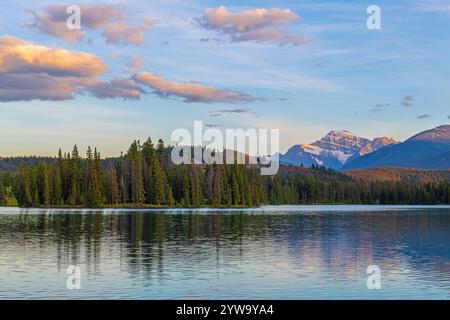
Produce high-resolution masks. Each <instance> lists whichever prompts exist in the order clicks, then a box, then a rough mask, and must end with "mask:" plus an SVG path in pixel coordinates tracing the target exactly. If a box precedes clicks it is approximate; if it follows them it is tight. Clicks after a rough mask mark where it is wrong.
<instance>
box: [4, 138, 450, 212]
mask: <svg viewBox="0 0 450 320" xmlns="http://www.w3.org/2000/svg"><path fill="white" fill-rule="evenodd" d="M170 152H171V148H170V147H166V146H165V145H164V142H163V141H162V140H159V141H158V143H157V144H156V145H154V144H153V143H152V141H151V139H150V138H149V139H148V140H147V141H146V142H145V143H143V144H141V143H140V142H139V141H134V142H133V143H132V144H131V146H130V148H129V150H128V151H127V153H126V154H122V155H121V156H120V157H119V158H114V159H109V160H106V161H105V160H102V159H101V155H100V153H99V152H98V151H97V150H96V149H93V150H92V149H91V148H90V147H89V148H88V150H87V152H86V153H85V155H83V156H82V155H81V154H80V153H79V150H78V148H77V147H76V146H75V147H74V148H73V150H72V152H71V153H64V154H63V153H62V152H61V150H60V151H59V154H58V157H56V158H53V160H52V161H43V160H42V161H40V162H39V163H38V164H29V163H22V164H20V165H19V167H18V169H17V172H15V173H14V174H3V175H1V176H0V205H4V203H5V202H6V200H5V199H6V197H7V194H6V193H7V192H9V193H10V195H11V196H14V197H15V199H16V200H17V203H18V205H19V206H22V207H63V206H70V207H92V208H96V207H104V206H111V207H120V206H130V207H131V206H133V207H144V206H167V207H202V206H214V207H231V206H245V207H251V206H259V205H261V204H326V203H342V204H439V203H442V204H443V203H447V204H448V203H450V200H449V194H450V184H449V182H448V181H439V182H429V183H410V182H405V181H397V182H379V181H367V180H360V179H355V178H352V177H350V176H348V175H346V174H343V173H338V172H335V171H333V170H331V169H325V168H323V167H314V166H313V167H311V168H301V167H282V168H281V170H280V173H279V174H278V175H276V176H273V177H270V176H261V175H260V173H259V169H258V168H257V166H248V165H239V164H232V165H206V164H203V165H174V164H173V163H172V162H171V160H170ZM2 201H3V202H2Z"/></svg>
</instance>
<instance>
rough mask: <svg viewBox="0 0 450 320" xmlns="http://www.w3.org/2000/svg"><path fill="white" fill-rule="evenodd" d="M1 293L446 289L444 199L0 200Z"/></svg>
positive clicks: (127, 295) (436, 294)
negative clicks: (54, 206) (25, 204)
mask: <svg viewBox="0 0 450 320" xmlns="http://www.w3.org/2000/svg"><path fill="white" fill-rule="evenodd" d="M69 266H71V268H72V269H71V270H79V272H80V274H79V276H78V275H76V280H74V281H75V282H70V281H69V282H70V283H77V284H79V286H80V289H76V288H75V289H73V290H69V289H68V287H67V283H66V282H67V279H68V277H71V276H73V275H71V274H68V273H67V270H68V268H69ZM369 266H377V267H378V268H379V271H380V273H379V284H380V286H381V288H380V289H372V290H370V289H368V286H367V279H368V277H369V276H370V275H369V274H368V273H367V268H368V267H369ZM71 281H72V280H71ZM72 288H73V287H72ZM0 298H1V299H27V298H36V299H348V298H349V299H450V206H439V207H434V206H433V207H427V206H274V207H270V206H269V207H263V208H258V209H243V210H241V209H233V210H217V209H200V210H187V209H185V210H125V209H123V210H40V209H28V210H27V209H19V208H0Z"/></svg>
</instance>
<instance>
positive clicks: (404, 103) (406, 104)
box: [400, 95, 414, 107]
mask: <svg viewBox="0 0 450 320" xmlns="http://www.w3.org/2000/svg"><path fill="white" fill-rule="evenodd" d="M413 100H414V96H413V95H409V96H404V97H403V100H402V101H401V102H400V104H401V105H402V106H404V107H412V101H413Z"/></svg>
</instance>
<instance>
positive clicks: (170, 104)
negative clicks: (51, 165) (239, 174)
mask: <svg viewBox="0 0 450 320" xmlns="http://www.w3.org/2000/svg"><path fill="white" fill-rule="evenodd" d="M74 4H75V5H78V6H79V8H80V12H81V16H80V26H81V29H76V28H75V29H73V28H72V29H69V28H68V27H67V23H66V22H67V19H68V18H69V16H70V15H71V13H72V12H69V13H67V12H66V9H67V7H68V6H69V5H74ZM372 4H375V5H377V6H379V8H380V10H381V29H375V30H369V29H368V28H367V24H366V21H367V18H368V17H369V14H367V7H368V6H369V5H372ZM0 7H1V10H0V156H18V155H31V154H36V155H55V154H56V153H57V151H58V149H59V148H62V149H63V150H64V151H69V150H71V148H72V146H73V145H74V144H77V145H78V146H79V147H80V148H81V149H86V148H87V146H88V145H90V146H96V147H97V148H98V149H99V150H100V151H101V152H102V155H103V156H115V155H118V154H120V152H121V151H124V152H125V151H126V150H127V149H128V146H129V144H130V143H131V141H132V140H134V139H140V140H145V139H146V138H147V137H148V136H150V137H152V139H153V140H157V139H158V138H163V139H164V140H165V141H167V142H170V136H171V133H172V132H173V131H174V130H175V129H178V128H186V129H188V130H192V128H193V123H194V121H203V123H204V125H205V128H209V127H215V128H218V129H221V130H224V129H225V128H243V129H248V128H261V129H280V140H281V151H285V150H287V149H288V148H289V147H290V146H292V145H294V144H300V143H312V142H314V141H315V140H317V139H320V138H321V137H322V136H324V135H325V134H326V133H327V132H329V131H330V130H343V129H346V130H350V131H352V132H353V133H355V134H357V135H359V136H362V137H366V138H375V137H379V136H389V137H394V138H396V139H400V140H404V139H407V138H408V137H410V136H412V135H414V134H416V133H418V132H420V131H423V130H427V129H431V128H433V127H436V126H439V125H442V124H448V123H449V122H450V103H449V101H450V90H449V88H450V77H449V74H450V64H449V63H448V57H449V56H450V34H449V32H448V30H450V28H449V27H450V1H438V0H436V1H434V0H433V1H428V0H417V1H414V0H409V1H395V3H394V2H393V1H379V0H372V1H356V0H355V1H335V2H333V1H302V0H295V1H256V0H255V1H251V0H248V1H191V0H183V1H181V0H180V1H176V0H164V1H163V0H155V1H151V2H149V1H143V0H142V1H138V0H134V1H118V2H99V1H75V2H70V3H67V4H64V3H63V2H61V1H54V2H52V1H49V2H46V1H34V0H32V1H29V0H27V1H8V2H5V1H2V3H0ZM71 21H72V22H74V21H75V20H71Z"/></svg>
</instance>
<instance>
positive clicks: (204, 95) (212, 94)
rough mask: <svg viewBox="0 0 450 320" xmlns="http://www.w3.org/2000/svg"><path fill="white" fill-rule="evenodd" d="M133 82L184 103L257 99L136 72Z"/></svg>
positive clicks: (197, 84) (234, 92)
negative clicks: (180, 99) (181, 100)
mask: <svg viewBox="0 0 450 320" xmlns="http://www.w3.org/2000/svg"><path fill="white" fill-rule="evenodd" d="M133 80H134V81H136V82H137V83H139V84H142V85H145V86H147V87H149V88H150V89H152V90H153V93H154V94H156V95H158V96H161V97H171V96H175V97H180V98H182V99H183V101H184V102H188V103H191V102H200V103H219V102H221V103H231V104H234V103H247V102H254V101H257V100H258V99H256V98H254V97H253V96H251V95H248V94H246V93H242V92H238V91H231V90H223V89H217V88H214V87H208V86H205V85H203V84H200V83H198V82H194V81H190V82H178V81H169V80H165V79H163V78H162V77H160V76H158V75H156V74H153V73H150V72H146V71H143V72H138V73H137V74H135V75H134V76H133Z"/></svg>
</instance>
